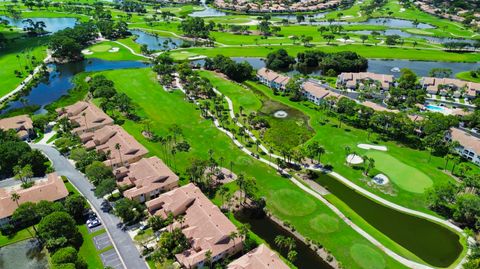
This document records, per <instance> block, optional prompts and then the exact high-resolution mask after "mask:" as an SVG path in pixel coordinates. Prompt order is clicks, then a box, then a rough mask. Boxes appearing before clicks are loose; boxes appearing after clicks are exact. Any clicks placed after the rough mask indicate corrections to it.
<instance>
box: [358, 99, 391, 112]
mask: <svg viewBox="0 0 480 269" xmlns="http://www.w3.org/2000/svg"><path fill="white" fill-rule="evenodd" d="M360 104H362V105H364V106H366V107H369V108H371V109H373V110H375V111H379V112H392V113H398V112H399V111H398V110H396V109H389V108H387V107H384V106H382V105H379V104H377V103H374V102H371V101H365V102H362V103H360Z"/></svg>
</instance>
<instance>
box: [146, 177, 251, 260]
mask: <svg viewBox="0 0 480 269" xmlns="http://www.w3.org/2000/svg"><path fill="white" fill-rule="evenodd" d="M146 205H147V209H148V211H149V213H150V214H151V215H158V216H162V217H164V218H165V217H167V216H168V215H169V214H173V216H175V217H176V216H179V215H183V216H184V218H183V222H182V223H178V222H176V223H174V224H172V225H171V227H169V228H167V229H171V228H180V229H181V230H182V232H183V234H184V235H185V236H186V237H187V239H188V240H189V241H190V243H191V248H190V249H188V250H186V251H184V252H182V253H179V254H176V255H175V258H176V259H177V261H178V262H179V263H180V264H181V265H182V266H183V267H185V268H197V267H202V266H203V265H204V264H205V262H206V259H207V258H206V256H205V254H206V253H207V252H208V251H210V252H211V260H212V262H215V261H218V260H220V259H222V258H225V257H229V256H232V255H234V254H236V253H238V252H239V251H241V250H242V248H243V242H242V239H232V238H230V234H232V232H237V228H236V227H235V225H233V223H232V222H230V220H229V219H228V218H227V217H226V216H225V215H224V214H223V213H222V212H221V211H220V209H219V208H218V207H217V206H215V205H214V204H213V203H212V202H211V201H210V200H209V199H208V198H207V197H206V196H205V195H204V194H203V193H202V191H201V190H200V189H199V188H197V187H196V186H195V185H193V184H192V183H190V184H188V185H185V186H183V187H180V188H177V189H174V190H172V191H169V192H166V193H164V194H161V195H160V196H159V197H158V198H155V199H152V200H150V201H148V202H146Z"/></svg>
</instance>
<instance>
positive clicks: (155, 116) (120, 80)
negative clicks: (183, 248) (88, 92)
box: [102, 69, 404, 268]
mask: <svg viewBox="0 0 480 269" xmlns="http://www.w3.org/2000/svg"><path fill="white" fill-rule="evenodd" d="M102 73H103V74H105V75H106V76H107V78H109V79H112V80H114V82H115V85H116V86H117V90H119V91H121V92H125V93H126V94H127V95H129V96H130V97H131V98H132V99H133V101H134V102H135V103H136V104H137V105H138V106H139V107H140V111H139V112H138V114H140V116H142V117H143V118H148V119H149V120H150V121H151V125H150V128H151V130H152V131H154V132H155V133H156V134H158V135H161V136H164V135H167V134H168V128H169V127H170V126H171V125H172V124H174V123H175V124H178V125H179V126H180V127H181V128H182V130H183V134H184V137H185V140H186V141H188V142H189V143H190V145H191V149H190V151H189V152H188V153H185V152H179V153H177V154H176V161H175V162H174V164H172V165H171V166H172V167H173V168H174V170H175V171H177V172H178V173H179V174H180V176H181V177H182V178H185V177H186V176H185V174H184V171H185V169H186V168H187V167H188V166H189V164H190V163H191V161H192V159H193V158H202V159H207V158H208V150H209V149H213V152H214V153H213V156H214V158H219V157H220V156H222V157H223V158H224V159H225V160H224V163H225V164H227V163H229V162H230V161H233V162H234V166H233V171H234V172H235V173H241V172H243V173H245V175H246V176H247V177H254V178H255V179H256V182H257V186H258V191H259V195H261V196H264V197H265V198H266V201H267V207H268V208H269V210H270V211H271V212H272V213H273V214H275V215H276V216H278V217H279V218H281V219H282V220H288V221H289V222H290V223H291V224H292V225H294V226H295V228H296V229H297V230H298V231H299V232H300V233H302V234H303V235H304V236H306V237H309V238H311V239H314V240H317V241H319V242H321V243H322V244H323V245H324V246H325V247H326V248H327V249H329V250H330V251H331V252H332V254H333V255H334V256H335V257H337V258H338V259H339V260H340V261H342V263H343V265H344V266H345V267H347V268H365V267H362V266H360V265H359V264H358V263H357V262H356V261H355V260H354V259H353V257H352V255H351V253H350V246H351V245H352V244H355V243H358V244H365V245H367V246H370V247H371V248H372V250H373V251H374V252H376V253H378V255H380V256H381V257H382V258H383V259H384V260H385V268H404V267H403V266H402V265H400V264H399V263H397V262H396V261H394V260H393V259H391V258H389V257H388V256H386V255H385V254H383V253H382V252H381V251H380V250H379V249H377V248H376V247H374V246H373V245H371V244H370V243H368V241H366V240H365V239H364V238H363V237H361V236H360V235H359V234H357V233H356V232H354V231H353V230H352V229H351V228H349V227H348V226H347V225H346V224H345V223H344V222H343V221H341V220H339V219H338V217H337V216H336V215H335V214H334V213H333V212H332V211H330V210H329V209H328V208H327V207H326V206H325V205H323V204H322V203H321V202H320V201H318V200H316V199H313V198H312V197H310V196H308V195H307V194H305V193H303V192H301V191H300V190H299V189H298V188H297V187H296V186H295V185H293V184H292V183H291V182H290V181H288V180H286V179H284V178H282V177H280V176H279V175H278V174H277V173H276V171H274V170H273V169H271V168H269V167H267V166H266V165H264V164H262V163H260V162H258V161H255V160H254V159H252V158H251V157H250V156H247V155H245V154H244V153H242V152H241V151H239V150H238V149H237V148H236V147H235V146H233V143H232V142H231V141H230V139H229V138H228V137H227V136H225V135H224V134H222V133H221V132H219V131H218V130H216V129H215V127H214V126H213V124H212V122H211V121H209V120H205V119H202V118H201V117H200V111H198V108H197V107H196V106H195V105H194V104H191V103H188V102H185V100H184V96H183V94H182V93H180V92H178V91H176V92H173V93H168V92H165V91H164V90H163V89H162V87H161V86H160V85H159V84H158V83H157V82H156V79H155V75H154V74H153V73H152V72H151V71H149V70H147V69H130V70H115V71H108V72H102ZM123 127H124V128H125V129H126V130H127V131H128V132H129V133H130V134H132V135H133V136H134V137H135V138H136V139H137V140H138V141H139V142H141V143H142V144H143V145H145V146H146V147H147V148H148V149H149V151H150V155H157V156H159V157H162V156H163V154H162V151H161V147H160V145H159V144H156V143H152V142H150V141H148V140H147V139H145V138H144V137H143V135H142V134H141V130H142V129H143V124H139V123H135V122H131V121H126V122H125V124H123ZM169 158H170V159H171V157H169ZM170 163H173V162H172V161H170ZM225 166H226V165H225ZM285 201H289V202H285ZM296 211H299V212H301V214H302V217H298V216H297V215H298V214H299V213H298V212H296ZM319 215H322V216H324V215H327V216H329V217H330V218H332V219H335V220H337V221H338V230H337V231H334V232H331V233H330V236H328V237H326V236H324V235H323V234H320V233H318V232H316V231H315V230H313V229H312V228H311V224H310V220H311V219H313V218H315V217H317V216H319Z"/></svg>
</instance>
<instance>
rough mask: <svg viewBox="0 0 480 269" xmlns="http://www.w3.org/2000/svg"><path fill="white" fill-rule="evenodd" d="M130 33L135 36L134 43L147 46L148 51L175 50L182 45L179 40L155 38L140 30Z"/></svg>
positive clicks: (162, 37)
mask: <svg viewBox="0 0 480 269" xmlns="http://www.w3.org/2000/svg"><path fill="white" fill-rule="evenodd" d="M130 32H132V34H134V35H136V36H137V39H136V40H135V42H137V43H138V44H141V45H144V44H145V45H147V46H148V49H150V50H165V48H167V49H175V48H177V47H179V46H180V45H181V44H183V40H182V39H180V38H174V37H164V36H156V35H153V34H149V33H146V32H144V31H141V30H130Z"/></svg>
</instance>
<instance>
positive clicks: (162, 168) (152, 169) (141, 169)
mask: <svg viewBox="0 0 480 269" xmlns="http://www.w3.org/2000/svg"><path fill="white" fill-rule="evenodd" d="M117 170H118V169H117ZM122 170H126V171H125V172H124V171H122ZM116 172H117V173H118V174H125V177H123V179H122V181H123V182H124V183H126V184H129V185H131V184H133V185H134V187H133V188H131V189H128V190H126V191H125V192H124V193H123V195H124V196H125V197H127V198H130V199H133V198H135V197H137V196H140V195H142V194H148V193H150V192H153V191H155V190H163V191H165V190H171V189H173V188H174V187H176V186H178V179H179V178H178V176H177V175H175V173H173V172H172V170H170V168H168V166H167V165H165V163H163V161H162V160H160V159H159V158H158V157H150V158H143V159H141V160H140V161H138V162H136V163H133V164H131V165H129V167H128V168H125V167H121V168H120V170H118V171H116Z"/></svg>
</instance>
